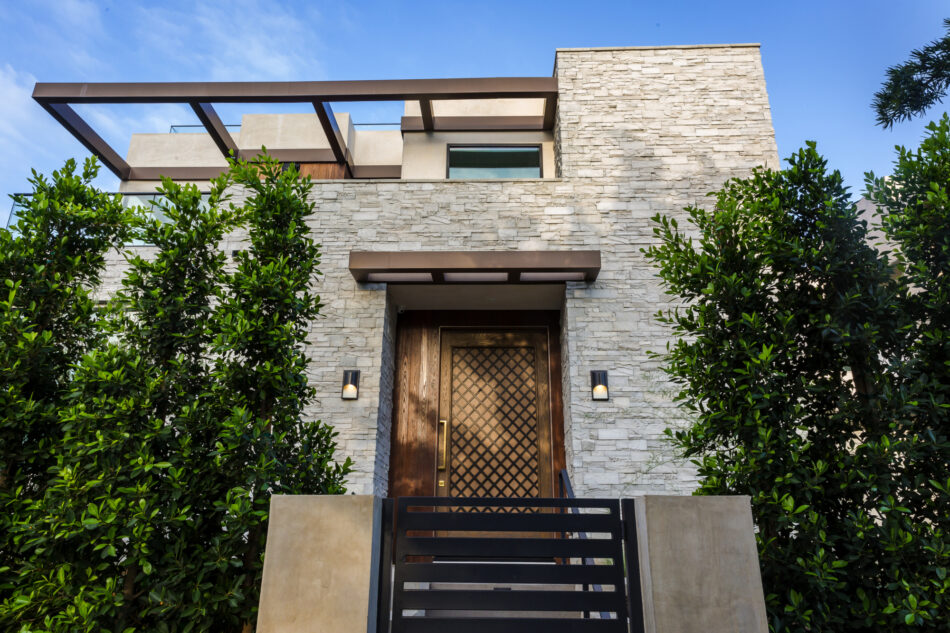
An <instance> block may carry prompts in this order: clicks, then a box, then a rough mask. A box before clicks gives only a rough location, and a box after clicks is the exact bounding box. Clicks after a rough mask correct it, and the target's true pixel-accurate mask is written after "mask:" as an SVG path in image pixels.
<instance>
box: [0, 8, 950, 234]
mask: <svg viewBox="0 0 950 633" xmlns="http://www.w3.org/2000/svg"><path fill="white" fill-rule="evenodd" d="M946 16H950V6H948V5H947V3H946V1H945V0H944V1H939V2H938V1H927V0H912V1H909V2H894V1H893V0H889V1H887V2H883V1H877V0H864V1H847V2H845V1H829V0H825V1H823V2H811V1H804V0H800V1H799V2H791V3H777V2H763V1H762V0H758V1H756V2H729V1H720V2H713V1H710V0H704V1H685V0H683V1H680V0H664V1H662V2H659V1H653V2H639V1H628V2H594V1H590V2H578V1H577V0H575V1H573V2H559V1H554V0H546V1H544V2H525V1H514V0H507V1H503V2H477V1H472V0H470V1H467V2H453V1H450V0H441V1H436V2H429V1H421V0H416V1H413V2H396V1H393V0H390V1H388V2H376V1H375V0H374V1H362V2H347V1H345V0H333V1H332V2H293V1H290V0H284V1H283V2H275V1H273V0H271V1H270V2H254V1H251V0H229V1H227V2H200V1H195V0H191V1H190V2H181V1H177V0H173V1H166V2H161V3H147V2H135V1H132V0H122V1H117V2H112V1H102V2H87V1H84V0H46V1H32V2H31V1H24V2H12V1H4V2H0V95H2V98H0V194H3V198H4V200H6V194H9V193H12V192H14V191H24V190H28V185H27V181H26V179H27V177H28V176H29V170H30V168H31V167H32V168H36V169H37V170H38V171H41V172H49V171H51V170H52V169H55V168H57V167H58V166H60V165H61V164H62V162H63V161H64V160H65V159H66V158H68V157H71V156H75V157H81V156H85V151H84V150H83V148H82V146H81V145H79V143H78V142H76V141H75V140H74V139H73V138H72V137H71V136H70V135H69V134H68V133H66V132H65V131H64V130H63V129H62V128H60V127H59V125H58V124H56V123H55V122H54V121H53V119H52V118H51V117H49V115H47V114H46V113H45V112H44V111H43V110H42V109H41V108H40V107H39V106H38V105H37V104H36V103H35V102H33V100H32V99H31V98H30V94H31V92H32V88H33V84H34V83H35V82H36V81H200V80H322V79H386V78H422V77H479V76H506V75H508V76H512V75H514V76H517V75H549V74H550V73H551V70H552V66H553V62H554V49H555V48H558V47H578V46H616V45H622V46H628V45H629V46H639V45H664V44H710V43H728V42H760V43H761V44H762V58H763V64H764V67H765V79H766V83H767V86H768V92H769V99H770V102H771V106H772V120H773V124H774V126H775V132H776V138H777V141H778V147H779V152H780V155H781V156H782V157H783V158H784V157H785V156H787V155H788V154H790V153H791V152H793V151H794V150H795V149H797V148H798V147H799V146H801V145H802V144H803V142H804V141H805V140H816V141H817V142H818V148H819V150H820V151H821V152H822V153H823V154H825V156H826V157H827V158H828V159H829V162H830V164H831V165H832V167H834V168H837V169H840V170H841V172H842V173H843V174H844V177H845V181H846V183H847V184H848V185H849V186H850V187H851V188H852V191H854V192H855V193H859V192H860V191H861V190H862V189H863V173H864V172H865V171H867V170H873V171H875V172H876V173H878V174H884V173H887V172H889V171H890V166H891V164H892V161H893V158H894V150H893V148H894V145H896V144H903V145H916V144H917V143H918V142H919V140H920V138H921V135H922V134H923V128H924V125H925V123H926V120H915V121H912V122H909V123H902V124H898V125H897V126H896V127H895V129H893V130H883V129H881V128H879V127H877V126H875V124H874V115H873V113H872V111H871V109H870V102H871V99H872V95H873V93H874V92H875V90H877V89H878V88H879V86H880V84H881V81H882V80H883V77H884V71H885V69H886V67H887V66H889V65H893V64H896V63H899V62H901V61H903V60H904V59H906V58H907V55H908V53H909V52H910V50H911V49H912V48H915V47H920V46H922V45H924V44H926V43H927V42H929V41H931V40H933V39H935V38H937V37H939V36H941V35H942V19H943V18H944V17H946ZM294 108H296V106H294ZM263 109H265V108H262V110H263ZM270 109H273V108H270ZM337 109H338V110H345V108H343V107H339V108H337ZM944 109H945V108H944V107H943V106H938V107H937V108H934V109H933V110H932V111H931V112H930V113H928V118H936V117H938V116H939V115H940V114H941V113H942V112H943V111H944ZM219 110H220V111H221V113H222V118H223V119H224V120H225V121H226V122H231V121H234V122H238V121H239V115H238V112H237V111H236V110H235V111H233V112H232V111H231V110H229V109H227V108H224V107H222V108H219ZM81 111H82V112H83V114H84V116H86V117H87V120H89V121H90V122H91V123H92V124H93V127H94V128H96V129H97V130H98V131H99V132H100V133H101V134H103V136H104V137H106V139H107V140H108V141H110V142H111V143H112V144H113V146H114V147H115V148H116V149H117V150H118V151H119V153H120V154H124V153H125V151H126V150H127V148H128V142H129V135H130V134H131V133H132V132H133V131H141V132H166V131H168V126H169V125H170V124H172V123H196V122H197V121H196V120H195V117H194V114H193V113H191V112H190V110H187V109H185V108H181V107H178V106H162V105H160V106H142V107H138V106H135V107H130V106H123V107H117V108H110V107H106V106H95V107H87V108H83V109H82V110H81ZM301 111H303V110H301ZM353 112H354V120H356V121H357V122H373V121H391V120H398V115H399V113H400V110H399V109H398V108H397V107H396V106H395V104H377V105H361V106H360V107H359V108H358V109H355V110H353ZM104 171H105V170H104ZM98 182H99V184H100V185H101V186H103V187H104V188H109V189H113V188H114V187H115V186H116V180H115V179H114V178H113V177H112V176H111V174H108V172H106V173H105V175H103V176H101V177H100V179H99V181H98ZM8 209H9V205H8V204H7V203H6V202H0V220H2V219H3V218H4V217H5V215H6V212H7V210H8Z"/></svg>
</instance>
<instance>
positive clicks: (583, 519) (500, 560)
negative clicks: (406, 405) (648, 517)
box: [378, 497, 641, 633]
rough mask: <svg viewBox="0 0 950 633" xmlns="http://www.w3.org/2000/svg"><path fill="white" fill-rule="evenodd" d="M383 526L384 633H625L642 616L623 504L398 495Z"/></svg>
mask: <svg viewBox="0 0 950 633" xmlns="http://www.w3.org/2000/svg"><path fill="white" fill-rule="evenodd" d="M625 509H626V504H625ZM383 528H384V529H383V540H384V544H383V552H381V553H382V555H383V560H382V563H383V564H382V565H381V566H380V574H381V578H380V581H381V583H380V617H379V620H378V629H379V633H386V632H387V631H391V633H416V632H426V631H439V632H440V633H444V632H446V631H448V632H449V633H467V632H469V631H471V632H476V631H477V632H479V633H482V632H484V631H491V632H492V633H504V632H505V631H512V632H514V631H518V633H531V632H534V631H537V632H542V631H543V632H544V633H560V632H562V631H563V632H566V631H576V632H588V631H590V632H600V631H602V632H604V633H620V632H624V633H626V632H627V631H628V630H629V629H628V614H629V612H630V611H631V610H632V611H633V612H634V613H638V612H639V602H640V597H639V582H636V583H635V584H636V591H637V595H636V596H635V598H636V604H628V601H627V600H628V596H627V591H626V579H625V571H624V555H625V552H624V540H625V539H629V538H630V536H631V532H630V530H631V526H630V525H629V524H628V525H625V524H624V522H623V521H622V517H621V502H620V501H619V500H616V499H534V498H528V499H520V498H518V499H516V498H505V499H485V498H448V497H400V498H399V499H396V500H395V502H393V500H389V499H387V500H386V505H384V519H383ZM389 530H392V531H389ZM581 533H583V534H584V536H585V538H580V537H581ZM393 537H394V538H393ZM634 538H635V536H634ZM387 541H388V543H387ZM389 543H391V544H392V550H391V553H390V551H388V547H389V545H388V544H389ZM635 548H636V544H635V541H634V545H633V550H634V551H630V552H627V555H628V556H632V557H633V558H632V559H630V558H628V559H627V567H628V568H632V569H634V570H636V573H637V574H638V573H639V571H638V570H639V566H638V564H637V560H636V552H635ZM389 561H392V563H393V566H392V567H391V566H390V563H389ZM390 573H391V574H392V576H391V578H392V585H391V586H390V583H389V580H390V578H389V575H390ZM390 596H391V601H390ZM390 614H391V618H390ZM633 630H634V632H636V631H639V630H641V629H640V626H639V624H637V625H635V626H634V629H633Z"/></svg>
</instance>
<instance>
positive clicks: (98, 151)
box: [33, 77, 557, 188]
mask: <svg viewBox="0 0 950 633" xmlns="http://www.w3.org/2000/svg"><path fill="white" fill-rule="evenodd" d="M33 98H34V99H35V100H36V101H37V102H38V103H40V105H42V106H43V107H44V108H45V109H46V110H47V111H48V112H49V113H50V114H51V115H52V116H53V117H54V118H55V119H56V120H57V121H59V122H60V123H61V124H62V125H63V126H64V127H65V128H66V129H67V130H68V131H69V132H71V133H72V134H73V135H74V136H75V137H76V138H77V139H78V140H79V141H80V142H81V143H82V144H83V145H84V146H85V147H86V148H87V149H89V151H91V152H92V153H93V154H95V155H96V156H98V157H99V159H100V160H101V161H102V162H103V163H104V164H105V165H106V167H108V168H109V169H110V170H111V171H112V172H113V173H115V174H116V175H117V176H118V177H119V178H121V179H122V180H123V181H124V183H131V182H135V183H138V182H141V183H145V182H147V181H154V180H158V179H159V178H160V177H161V176H168V177H171V178H174V179H177V180H186V181H199V182H203V181H207V180H208V179H210V178H213V177H215V176H216V175H218V174H220V173H221V172H222V171H223V170H224V169H226V168H227V162H226V158H227V157H228V156H232V155H233V156H237V157H239V158H252V157H253V156H255V155H257V154H258V153H259V152H260V151H261V148H262V147H266V148H267V150H268V153H269V154H271V155H272V156H274V157H275V158H277V159H278V160H280V161H283V162H293V163H298V164H299V165H300V167H301V172H302V173H304V174H305V175H309V176H311V177H313V178H321V179H325V178H331V179H332V178H339V179H378V178H386V179H399V178H402V179H432V180H444V179H457V178H458V179H461V178H480V177H481V178H489V179H498V178H501V179H512V178H531V179H537V178H542V177H545V178H550V177H552V176H553V174H554V162H555V161H554V138H553V128H554V122H555V113H556V105H557V80H556V79H555V78H552V77H505V78H474V79H421V80H379V81H336V82H332V81H331V82H260V83H250V82H228V83H131V84H96V83H89V84H47V83H38V84H36V88H35V89H34V93H33ZM353 102H372V103H379V102H401V107H402V110H403V116H402V118H401V120H400V121H399V123H398V124H396V123H384V124H380V123H373V122H368V123H367V122H363V123H360V122H354V121H353V120H352V118H351V117H350V115H349V114H348V113H346V112H342V111H341V112H334V109H333V106H334V105H340V104H344V105H345V104H346V103H353ZM156 103H166V104H175V103H184V104H188V105H189V106H190V107H191V108H192V110H193V111H194V113H195V115H196V116H197V118H198V120H199V121H200V125H190V124H181V125H174V126H172V128H171V130H170V132H169V133H168V134H133V135H132V139H131V143H130V146H129V152H128V154H127V156H126V157H125V158H123V157H121V156H120V155H119V154H118V152H116V150H115V149H113V148H112V147H111V146H109V144H108V143H106V142H105V141H104V140H103V139H102V137H101V136H99V134H98V133H97V132H96V131H95V130H93V129H92V127H91V126H90V125H89V124H88V123H87V122H86V121H85V120H84V119H83V118H82V117H81V116H80V115H79V114H78V113H77V112H76V111H75V110H74V109H73V108H72V107H71V106H72V105H75V104H156ZM215 103H218V104H220V103H226V104H254V103H258V104H260V103H263V104H270V103H272V104H303V105H302V106H301V107H302V108H304V109H305V110H309V111H301V112H294V113H282V114H278V113H274V114H243V115H242V118H241V122H240V124H236V123H234V124H225V123H224V122H223V121H222V120H221V118H220V117H219V115H218V113H217V111H216V110H215V107H214V104H215ZM476 146H477V147H481V148H484V149H486V151H482V152H478V151H475V150H474V149H471V148H473V147H476ZM452 148H456V149H458V148H468V149H465V150H464V151H457V152H456V154H457V155H458V156H459V157H460V158H458V159H457V160H464V161H467V162H466V163H465V164H464V165H461V164H460V165H459V167H458V168H457V169H455V170H453V169H452V166H451V165H450V163H451V161H452V160H453V159H452V158H451V157H450V154H451V151H450V150H451V149H452ZM487 150H496V151H493V152H492V151H487ZM497 150H505V151H497ZM492 161H494V162H497V163H498V164H497V165H496V164H494V163H493V162H492ZM133 186H134V187H138V186H139V185H138V184H136V185H133ZM123 188H129V187H127V186H123Z"/></svg>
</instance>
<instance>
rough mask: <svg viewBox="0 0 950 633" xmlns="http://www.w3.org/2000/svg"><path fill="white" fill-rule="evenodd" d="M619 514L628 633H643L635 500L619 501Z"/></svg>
mask: <svg viewBox="0 0 950 633" xmlns="http://www.w3.org/2000/svg"><path fill="white" fill-rule="evenodd" d="M620 512H621V516H622V517H623V551H624V559H625V562H626V564H627V565H626V566H627V613H628V614H629V616H630V633H644V625H643V589H642V584H641V582H640V550H639V544H638V541H637V512H636V500H635V499H621V500H620Z"/></svg>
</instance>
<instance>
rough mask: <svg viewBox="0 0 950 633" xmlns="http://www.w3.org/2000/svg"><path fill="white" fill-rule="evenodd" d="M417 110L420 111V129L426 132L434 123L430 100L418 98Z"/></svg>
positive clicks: (432, 127)
mask: <svg viewBox="0 0 950 633" xmlns="http://www.w3.org/2000/svg"><path fill="white" fill-rule="evenodd" d="M419 111H420V112H422V129H423V130H424V131H426V132H431V131H432V130H434V129H435V124H434V121H433V117H432V100H431V99H420V100H419Z"/></svg>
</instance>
